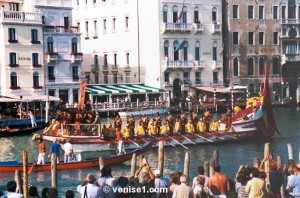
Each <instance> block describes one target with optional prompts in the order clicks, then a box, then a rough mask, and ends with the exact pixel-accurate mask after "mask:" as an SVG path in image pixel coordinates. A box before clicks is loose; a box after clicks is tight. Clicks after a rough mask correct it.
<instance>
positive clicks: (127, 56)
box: [126, 53, 129, 65]
mask: <svg viewBox="0 0 300 198" xmlns="http://www.w3.org/2000/svg"><path fill="white" fill-rule="evenodd" d="M126 64H127V65H129V53H126Z"/></svg>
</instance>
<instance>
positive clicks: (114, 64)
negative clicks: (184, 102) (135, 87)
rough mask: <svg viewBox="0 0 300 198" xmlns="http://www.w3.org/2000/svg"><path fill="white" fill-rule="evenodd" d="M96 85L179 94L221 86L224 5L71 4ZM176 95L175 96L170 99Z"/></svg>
mask: <svg viewBox="0 0 300 198" xmlns="http://www.w3.org/2000/svg"><path fill="white" fill-rule="evenodd" d="M73 5H74V10H73V16H74V18H73V21H74V24H77V25H78V26H79V27H80V32H81V33H82V37H81V38H82V52H83V57H84V63H83V65H84V66H83V70H84V72H85V74H86V77H87V78H88V79H90V80H91V82H92V83H96V84H98V83H101V84H102V83H104V84H107V83H108V84H116V83H145V84H146V85H150V86H155V87H161V88H165V89H167V90H169V91H172V93H173V94H175V95H178V96H179V97H181V91H186V93H187V92H188V91H193V90H194V87H197V86H214V85H215V86H217V85H222V84H223V69H222V59H221V56H220V53H221V51H222V34H221V27H222V24H221V22H222V15H221V9H222V8H221V1H220V0H214V1H201V2H199V1H196V0H193V1H188V2H185V3H183V1H181V0H176V1H174V0H172V1H171V0H158V1H133V0H125V1H115V0H104V1H103V0H102V1H100V0H94V1H76V0H74V1H73ZM172 97H174V95H173V96H172Z"/></svg>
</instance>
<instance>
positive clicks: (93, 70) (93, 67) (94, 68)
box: [91, 64, 99, 73]
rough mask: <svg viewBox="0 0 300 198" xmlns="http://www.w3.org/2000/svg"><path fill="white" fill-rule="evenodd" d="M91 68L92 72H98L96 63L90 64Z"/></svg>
mask: <svg viewBox="0 0 300 198" xmlns="http://www.w3.org/2000/svg"><path fill="white" fill-rule="evenodd" d="M91 70H92V72H94V73H98V72H99V65H98V64H96V65H92V68H91Z"/></svg>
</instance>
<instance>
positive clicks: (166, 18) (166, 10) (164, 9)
mask: <svg viewBox="0 0 300 198" xmlns="http://www.w3.org/2000/svg"><path fill="white" fill-rule="evenodd" d="M163 22H164V23H167V22H168V6H166V5H165V6H164V7H163Z"/></svg>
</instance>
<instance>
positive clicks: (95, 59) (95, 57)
mask: <svg viewBox="0 0 300 198" xmlns="http://www.w3.org/2000/svg"><path fill="white" fill-rule="evenodd" d="M94 65H95V66H96V65H99V62H98V55H94Z"/></svg>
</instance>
